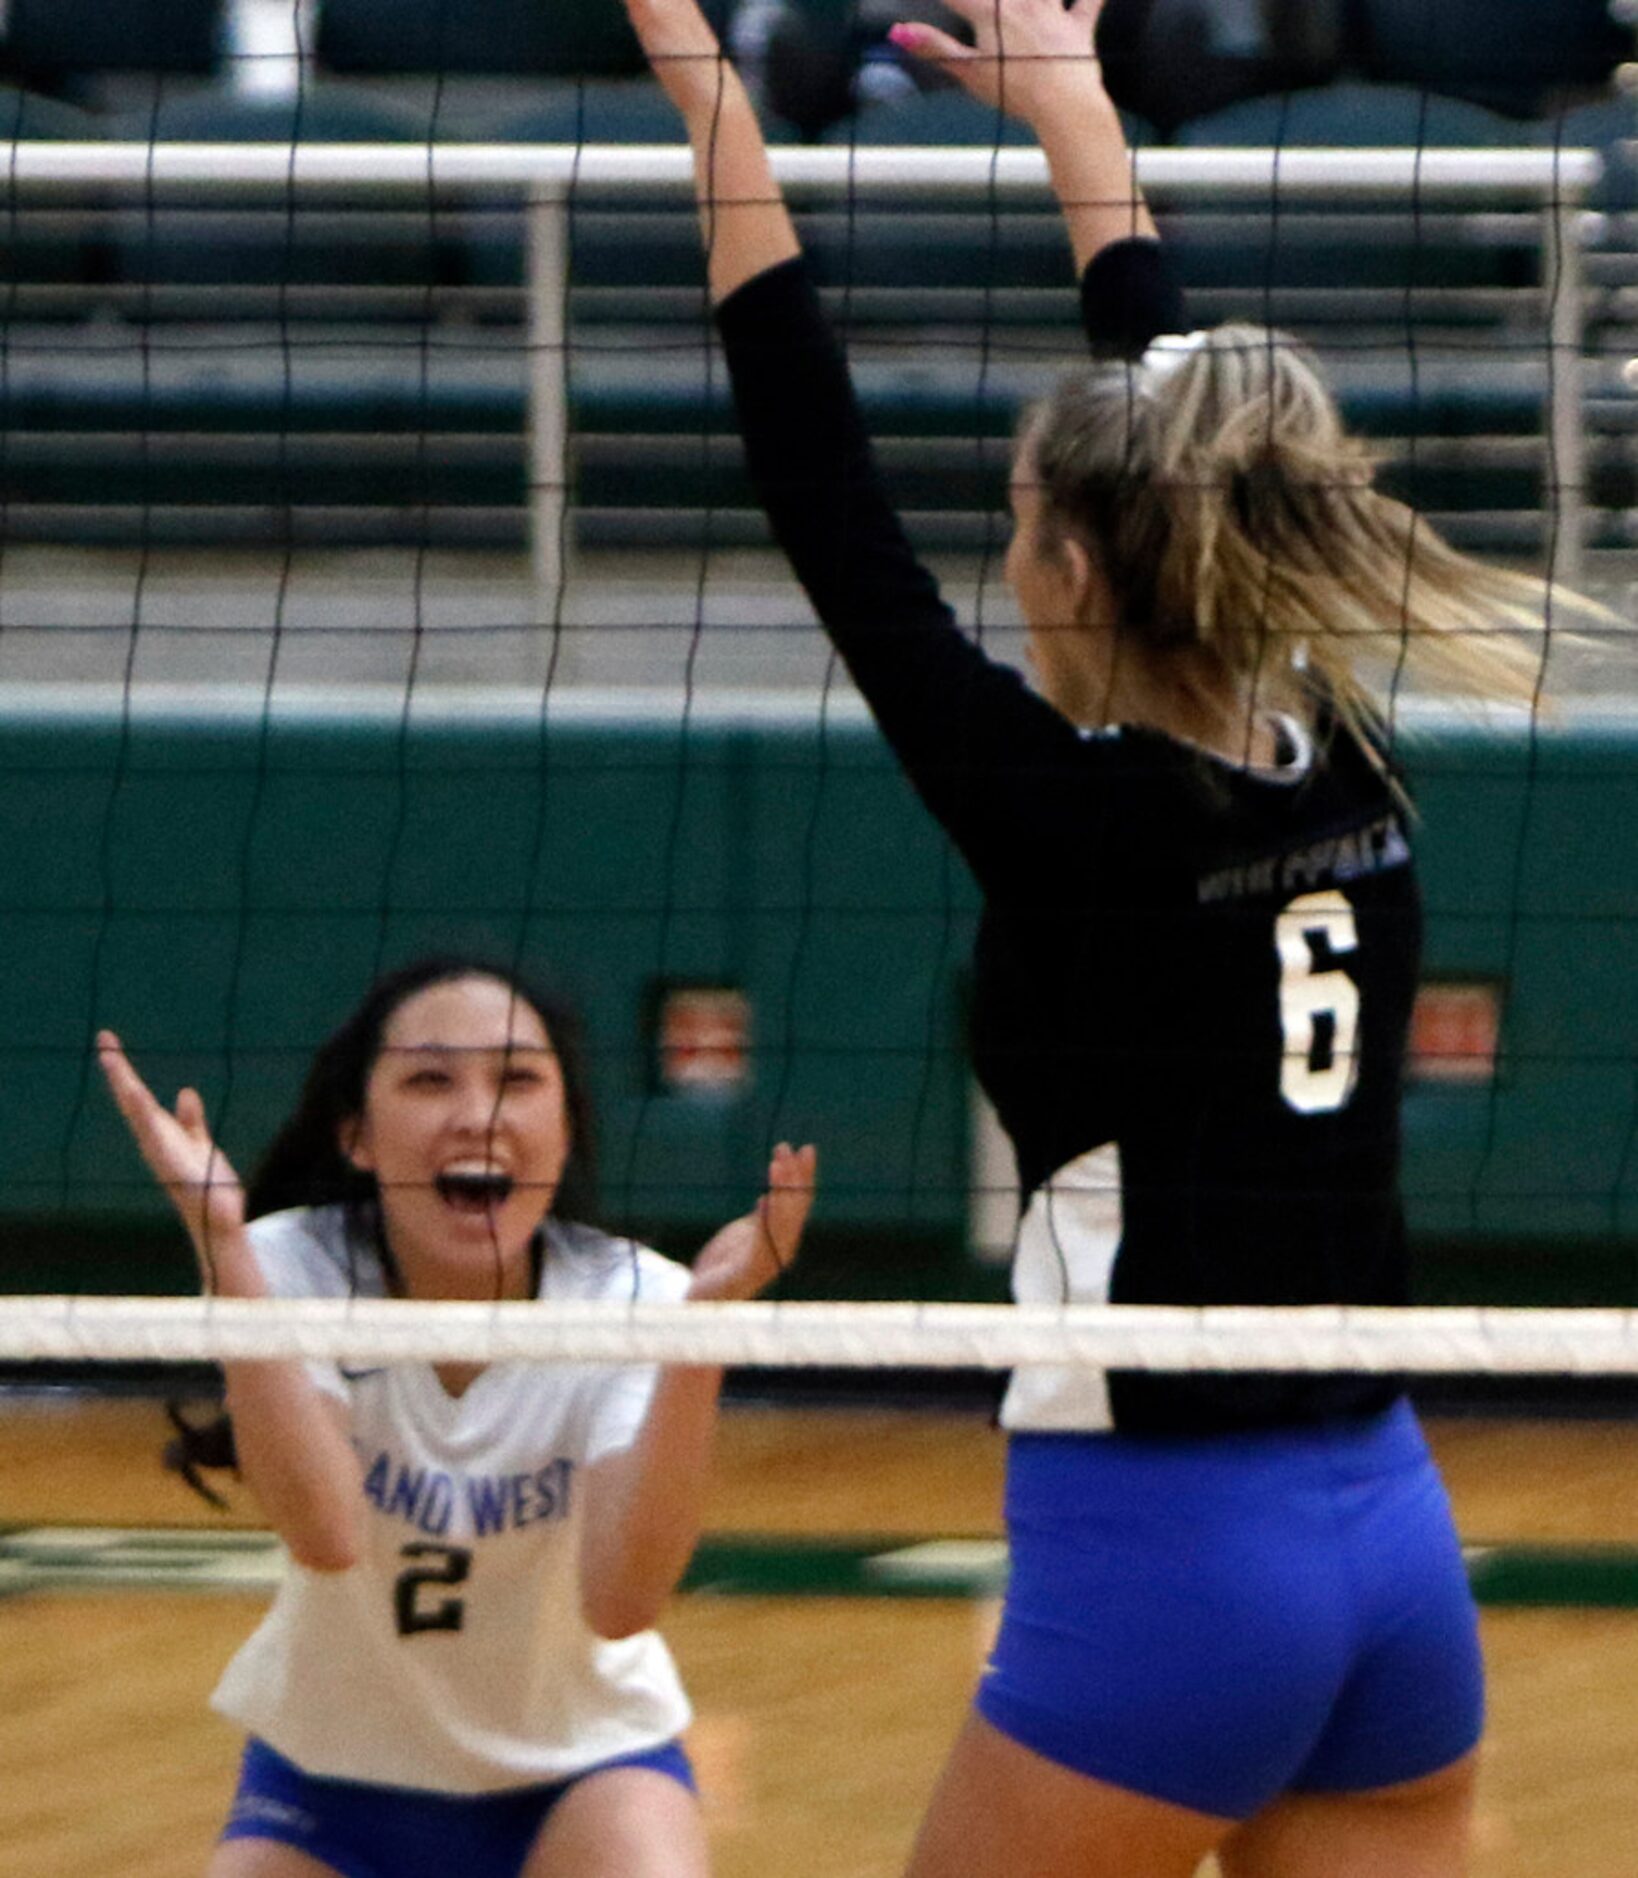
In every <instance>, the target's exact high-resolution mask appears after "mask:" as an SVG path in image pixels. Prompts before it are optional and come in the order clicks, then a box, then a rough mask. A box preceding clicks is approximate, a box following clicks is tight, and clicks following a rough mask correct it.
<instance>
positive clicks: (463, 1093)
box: [341, 975, 571, 1298]
mask: <svg viewBox="0 0 1638 1878" xmlns="http://www.w3.org/2000/svg"><path fill="white" fill-rule="evenodd" d="M570 1146H571V1142H570V1129H569V1117H568V1109H567V1105H566V1102H565V1098H564V1086H563V1076H562V1071H561V1069H560V1067H559V1064H558V1060H557V1056H556V1053H555V1052H554V1050H553V1048H552V1039H551V1036H550V1034H549V1033H548V1031H547V1029H546V1025H545V1022H544V1020H543V1019H542V1018H541V1016H540V1014H539V1012H538V1011H536V1010H535V1009H534V1008H533V1006H531V1005H529V1004H527V1003H525V1002H524V1001H523V1000H522V999H521V998H519V997H518V995H517V993H516V992H514V991H513V990H512V989H511V988H510V987H509V986H507V985H505V984H502V983H501V982H500V981H499V980H498V979H494V978H487V977H481V976H477V975H473V976H468V977H463V978H454V979H448V980H446V981H444V982H443V983H440V984H434V985H430V986H428V987H427V989H426V990H424V991H418V992H416V993H415V994H414V995H413V996H411V997H409V998H406V999H405V1000H404V1002H403V1003H402V1004H401V1005H399V1007H398V1008H397V1010H395V1011H394V1012H393V1014H392V1016H391V1017H390V1018H389V1019H388V1020H387V1024H386V1028H385V1030H384V1031H383V1033H382V1040H381V1050H380V1053H379V1054H378V1055H377V1057H376V1059H375V1062H374V1063H373V1064H372V1066H371V1068H370V1074H369V1080H368V1082H367V1083H366V1085H365V1089H364V1108H363V1113H362V1114H361V1115H359V1116H358V1117H356V1118H355V1119H354V1120H352V1121H350V1122H349V1123H348V1124H347V1125H346V1126H345V1128H344V1129H343V1131H342V1140H341V1147H342V1151H343V1153H344V1154H346V1156H347V1157H348V1159H349V1160H350V1161H351V1162H352V1163H353V1165H354V1166H355V1167H358V1168H360V1169H362V1170H363V1171H365V1172H367V1173H371V1174H373V1175H374V1176H375V1178H376V1184H377V1186H378V1188H379V1189H380V1195H381V1213H382V1220H383V1224H384V1226H385V1229H386V1234H387V1242H388V1244H389V1245H390V1246H391V1248H392V1253H393V1257H394V1259H395V1260H396V1262H397V1264H398V1266H399V1269H400V1271H401V1273H402V1275H403V1279H404V1283H405V1285H406V1287H407V1288H408V1290H409V1291H410V1292H411V1293H412V1294H414V1295H417V1296H424V1297H447V1298H459V1297H485V1298H487V1297H495V1296H521V1295H522V1294H523V1292H524V1291H525V1290H526V1289H527V1286H528V1278H529V1242H530V1240H531V1239H532V1238H533V1236H534V1233H535V1230H536V1228H537V1227H538V1226H539V1225H540V1222H541V1220H542V1219H543V1218H544V1217H545V1214H546V1212H547V1210H548V1208H549V1207H550V1206H551V1203H552V1198H553V1196H554V1194H555V1193H556V1191H557V1184H558V1181H559V1180H560V1179H561V1177H562V1174H563V1168H564V1164H565V1162H566V1161H567V1160H568V1156H569V1149H570Z"/></svg>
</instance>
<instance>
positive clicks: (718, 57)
mask: <svg viewBox="0 0 1638 1878" xmlns="http://www.w3.org/2000/svg"><path fill="white" fill-rule="evenodd" d="M626 11H627V12H628V13H629V14H630V16H631V23H632V25H633V27H635V29H636V32H637V37H638V39H639V40H640V41H641V42H642V47H643V51H644V52H645V53H646V54H647V56H648V62H649V64H650V65H651V66H652V67H653V69H654V75H655V77H656V78H658V79H659V81H660V83H661V85H662V86H663V87H664V88H665V93H666V96H667V97H669V98H670V100H671V102H672V103H673V104H674V105H676V107H677V109H678V110H679V111H680V112H681V113H682V119H683V124H684V125H685V127H686V128H687V131H688V141H689V143H690V145H691V146H692V148H693V152H694V190H695V195H696V197H697V199H698V201H699V205H700V231H701V234H702V236H703V238H704V241H705V255H706V266H707V270H708V273H709V277H710V283H711V299H712V301H713V303H714V304H716V305H718V306H720V305H721V304H722V302H723V301H724V300H726V299H727V298H728V296H729V295H730V294H731V293H732V292H733V291H734V290H735V288H737V287H741V286H743V285H744V284H745V282H746V281H748V280H750V279H752V278H753V277H754V276H755V275H757V274H761V273H763V272H765V271H766V270H767V269H768V268H770V267H777V266H778V265H779V263H780V262H781V261H789V260H791V259H793V258H794V257H795V256H796V255H797V254H799V253H800V252H801V248H800V245H799V244H798V242H797V239H796V230H795V229H794V228H793V227H792V226H791V218H790V214H789V211H788V210H787V209H786V207H785V203H784V199H783V197H782V196H781V195H780V193H779V185H778V184H777V183H776V182H775V181H774V175H773V169H772V166H771V165H770V164H769V162H768V151H767V146H766V145H765V144H764V142H763V140H762V126H761V125H760V124H759V123H758V122H757V118H756V111H755V109H754V108H753V106H752V104H751V100H750V98H749V96H748V95H747V94H746V90H745V87H744V85H743V84H742V83H741V82H740V77H739V74H738V73H737V72H736V71H735V70H734V68H733V67H732V66H731V65H730V64H729V63H728V61H727V60H726V59H725V58H724V57H723V54H722V49H721V47H720V46H719V45H718V44H717V36H716V34H715V33H714V32H712V30H711V28H710V26H709V24H708V23H707V21H706V19H705V16H704V14H703V13H701V11H700V9H699V7H698V6H697V5H696V4H695V0H626Z"/></svg>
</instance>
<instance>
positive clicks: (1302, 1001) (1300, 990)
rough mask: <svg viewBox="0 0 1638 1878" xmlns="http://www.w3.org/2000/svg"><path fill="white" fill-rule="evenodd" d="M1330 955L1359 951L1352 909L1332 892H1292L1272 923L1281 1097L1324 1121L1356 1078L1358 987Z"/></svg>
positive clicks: (1344, 1099) (1346, 1095) (1342, 1101)
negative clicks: (1323, 951) (1331, 964)
mask: <svg viewBox="0 0 1638 1878" xmlns="http://www.w3.org/2000/svg"><path fill="white" fill-rule="evenodd" d="M1322 941H1323V943H1324V945H1325V947H1326V948H1327V950H1328V951H1329V953H1330V955H1331V956H1332V957H1333V958H1334V957H1338V956H1340V955H1341V954H1342V953H1344V952H1353V951H1355V950H1356V949H1357V948H1358V945H1359V933H1358V931H1357V930H1356V929H1355V926H1354V909H1353V908H1352V907H1351V906H1350V905H1349V904H1348V901H1347V899H1346V898H1345V897H1344V896H1343V895H1342V894H1340V893H1337V892H1335V891H1332V892H1329V893H1304V894H1299V895H1298V896H1297V898H1296V899H1295V900H1292V901H1290V902H1289V903H1288V904H1287V905H1286V907H1285V908H1284V910H1283V911H1282V912H1281V913H1280V914H1279V916H1278V918H1276V920H1275V922H1274V944H1275V948H1276V950H1277V951H1278V952H1279V955H1280V1033H1281V1037H1282V1040H1283V1045H1284V1048H1283V1053H1282V1055H1281V1058H1280V1094H1281V1095H1282V1096H1283V1097H1284V1098H1285V1102H1286V1106H1287V1107H1288V1108H1294V1109H1295V1110H1296V1111H1297V1112H1298V1113H1299V1114H1300V1115H1326V1114H1330V1113H1331V1112H1332V1111H1334V1110H1336V1109H1340V1108H1341V1107H1343V1105H1344V1104H1345V1103H1346V1102H1347V1100H1348V1098H1349V1097H1350V1096H1351V1095H1352V1094H1353V1093H1354V1083H1355V1082H1356V1080H1357V1079H1358V1076H1359V1055H1358V1048H1357V1046H1358V1042H1359V988H1358V987H1357V986H1356V985H1355V983H1354V981H1353V979H1351V978H1350V977H1349V976H1348V974H1347V973H1346V972H1344V971H1339V970H1332V969H1328V968H1325V969H1322V963H1321V959H1320V956H1319V948H1320V943H1321V942H1322Z"/></svg>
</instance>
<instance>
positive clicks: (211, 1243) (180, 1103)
mask: <svg viewBox="0 0 1638 1878" xmlns="http://www.w3.org/2000/svg"><path fill="white" fill-rule="evenodd" d="M97 1054H98V1056H99V1057H100V1058H101V1059H102V1073H103V1075H104V1076H106V1077H107V1079H108V1087H109V1089H110V1091H111V1092H112V1093H113V1097H114V1100H115V1102H117V1103H118V1104H119V1112H120V1114H121V1115H123V1116H124V1117H125V1120H126V1122H127V1123H128V1124H129V1126H130V1130H131V1133H132V1135H133V1136H134V1137H135V1140H136V1144H137V1146H138V1148H140V1149H141V1151H142V1158H143V1159H144V1160H145V1161H146V1162H147V1163H148V1166H149V1168H150V1170H151V1171H152V1173H153V1176H154V1178H155V1179H156V1180H157V1181H158V1182H159V1184H160V1185H161V1186H162V1187H163V1188H164V1189H165V1191H166V1192H167V1193H168V1194H169V1195H170V1196H171V1204H172V1205H173V1206H174V1207H175V1208H176V1210H177V1212H178V1214H179V1215H180V1216H181V1219H182V1224H183V1225H184V1226H186V1227H187V1229H188V1236H189V1237H190V1238H191V1239H192V1240H193V1243H194V1249H195V1250H196V1251H197V1252H198V1254H199V1259H200V1263H201V1265H202V1266H203V1268H204V1273H205V1276H206V1278H207V1279H210V1278H211V1277H213V1275H214V1273H213V1265H214V1256H213V1248H215V1247H218V1246H223V1245H225V1244H227V1243H228V1242H236V1241H237V1240H238V1239H239V1238H240V1237H241V1236H242V1234H243V1232H244V1226H245V1196H244V1189H243V1188H242V1187H241V1186H240V1184H239V1176H238V1175H237V1174H236V1173H234V1171H233V1168H232V1167H231V1166H230V1165H229V1162H228V1158H227V1156H226V1155H225V1154H224V1153H223V1152H222V1150H221V1149H220V1148H219V1147H217V1145H216V1143H215V1142H214V1141H213V1140H212V1139H211V1134H210V1129H209V1128H208V1127H207V1126H206V1124H205V1105H204V1103H203V1102H202V1101H201V1100H200V1097H199V1091H198V1090H197V1089H183V1090H181V1091H179V1093H178V1095H177V1098H176V1109H175V1111H174V1113H173V1112H172V1111H171V1110H170V1109H167V1108H166V1107H165V1105H164V1104H163V1103H162V1102H161V1101H160V1100H159V1099H158V1097H157V1096H155V1094H154V1092H153V1091H152V1090H151V1089H150V1088H149V1087H148V1085H147V1084H146V1083H145V1082H144V1081H143V1080H142V1078H141V1077H140V1076H139V1075H138V1074H137V1073H136V1071H135V1070H134V1069H133V1068H132V1067H131V1060H130V1058H129V1057H128V1056H127V1055H126V1054H125V1048H124V1045H122V1044H121V1042H120V1040H119V1038H118V1037H116V1036H115V1035H114V1033H113V1031H111V1030H99V1031H98V1032H97Z"/></svg>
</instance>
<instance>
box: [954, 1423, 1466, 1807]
mask: <svg viewBox="0 0 1638 1878" xmlns="http://www.w3.org/2000/svg"><path fill="white" fill-rule="evenodd" d="M1007 1529H1008V1534H1009V1537H1010V1540H1011V1547H1012V1575H1011V1579H1010V1582H1009V1585H1008V1588H1007V1595H1006V1604H1005V1608H1004V1611H1003V1615H1002V1621H1001V1631H1000V1635H999V1637H998V1638H997V1640H996V1645H995V1650H994V1653H993V1655H992V1657H991V1660H990V1663H989V1666H988V1668H987V1670H986V1672H985V1675H984V1679H983V1682H982V1683H981V1685H980V1687H979V1692H978V1710H979V1713H980V1714H982V1715H983V1716H984V1717H985V1719H986V1720H987V1721H989V1722H990V1723H992V1724H993V1725H994V1726H995V1727H997V1728H999V1729H1000V1730H1001V1731H1002V1732H1003V1733H1004V1734H1006V1735H1009V1736H1011V1737H1012V1739H1013V1740H1015V1741H1020V1742H1022V1743H1023V1744H1024V1746H1026V1747H1028V1748H1032V1749H1034V1750H1035V1752H1037V1753H1038V1754H1043V1755H1045V1756H1046V1757H1047V1758H1048V1759H1049V1760H1053V1761H1056V1762H1058V1763H1060V1764H1061V1765H1063V1766H1065V1767H1071V1768H1074V1769H1076V1770H1078V1771H1079V1772H1081V1773H1084V1774H1090V1775H1092V1776H1093V1777H1094V1778H1096V1779H1099V1780H1106V1781H1110V1782H1112V1783H1114V1784H1115V1785H1117V1786H1121V1787H1127V1788H1130V1789H1132V1790H1133V1791H1135V1792H1138V1793H1146V1794H1149V1795H1152V1796H1153V1797H1155V1798H1157V1799H1162V1800H1170V1801H1172V1802H1173V1803H1175V1804H1176V1805H1179V1806H1188V1807H1193V1808H1195V1809H1196V1810H1197V1811H1200V1812H1204V1813H1215V1814H1218V1815H1219V1816H1221V1817H1224V1818H1228V1819H1247V1818H1249V1817H1250V1816H1251V1815H1252V1814H1253V1813H1255V1812H1258V1811H1259V1810H1260V1809H1261V1808H1262V1807H1264V1806H1266V1805H1267V1804H1268V1803H1269V1802H1270V1801H1271V1800H1273V1799H1275V1798H1277V1797H1278V1796H1279V1795H1280V1794H1282V1793H1286V1792H1293V1791H1297V1792H1320V1793H1332V1792H1355V1791H1359V1790H1363V1789H1367V1788H1371V1787H1382V1786H1390V1785H1393V1784H1395V1783H1396V1782H1399V1781H1404V1780H1414V1779H1416V1778H1418V1777H1420V1776H1421V1775H1424V1774H1431V1773H1433V1772H1435V1771H1436V1770H1437V1769H1439V1768H1441V1767H1444V1766H1447V1765H1448V1764H1449V1763H1450V1762H1452V1761H1455V1760H1458V1759H1459V1758H1460V1757H1461V1756H1462V1755H1464V1754H1466V1753H1467V1752H1468V1751H1469V1750H1470V1749H1471V1748H1472V1747H1474V1746H1475V1744H1476V1743H1477V1741H1478V1739H1479V1735H1480V1732H1481V1730H1482V1727H1483V1721H1484V1678H1483V1668H1482V1665H1481V1662H1480V1657H1479V1642H1478V1618H1477V1612H1476V1610H1475V1608H1474V1604H1473V1597H1472V1594H1471V1592H1470V1591H1469V1589H1468V1584H1467V1574H1466V1572H1465V1570H1464V1568H1463V1564H1462V1555H1461V1548H1460V1546H1459V1544H1458V1542H1457V1538H1456V1533H1455V1529H1454V1527H1453V1525H1452V1522H1451V1516H1450V1507H1449V1503H1448V1501H1447V1500H1446V1498H1445V1492H1444V1488H1443V1485H1442V1484H1441V1482H1440V1480H1439V1476H1438V1473H1437V1472H1436V1470H1435V1468H1434V1465H1433V1462H1432V1459H1431V1457H1430V1456H1429V1454H1428V1450H1427V1444H1426V1442H1425V1441H1424V1440H1423V1437H1422V1431H1421V1429H1420V1427H1419V1426H1418V1425H1417V1422H1416V1418H1415V1416H1414V1414H1413V1413H1412V1412H1411V1409H1410V1406H1409V1404H1408V1403H1403V1402H1401V1403H1400V1404H1399V1405H1397V1406H1396V1407H1394V1408H1391V1409H1389V1410H1387V1411H1386V1412H1385V1413H1384V1414H1382V1415H1381V1416H1377V1417H1373V1418H1371V1419H1369V1420H1365V1421H1360V1422H1346V1423H1327V1424H1324V1425H1322V1426H1317V1427H1313V1428H1303V1429H1289V1428H1288V1429H1277V1430H1269V1431H1257V1432H1253V1433H1247V1434H1234V1435H1224V1436H1218V1437H1208V1438H1202V1439H1169V1438H1158V1437H1149V1436H1127V1435H1058V1434H1041V1435H1032V1434H1024V1435H1015V1436H1014V1437H1013V1439H1012V1443H1011V1447H1010V1450H1009V1457H1008V1463H1007Z"/></svg>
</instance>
